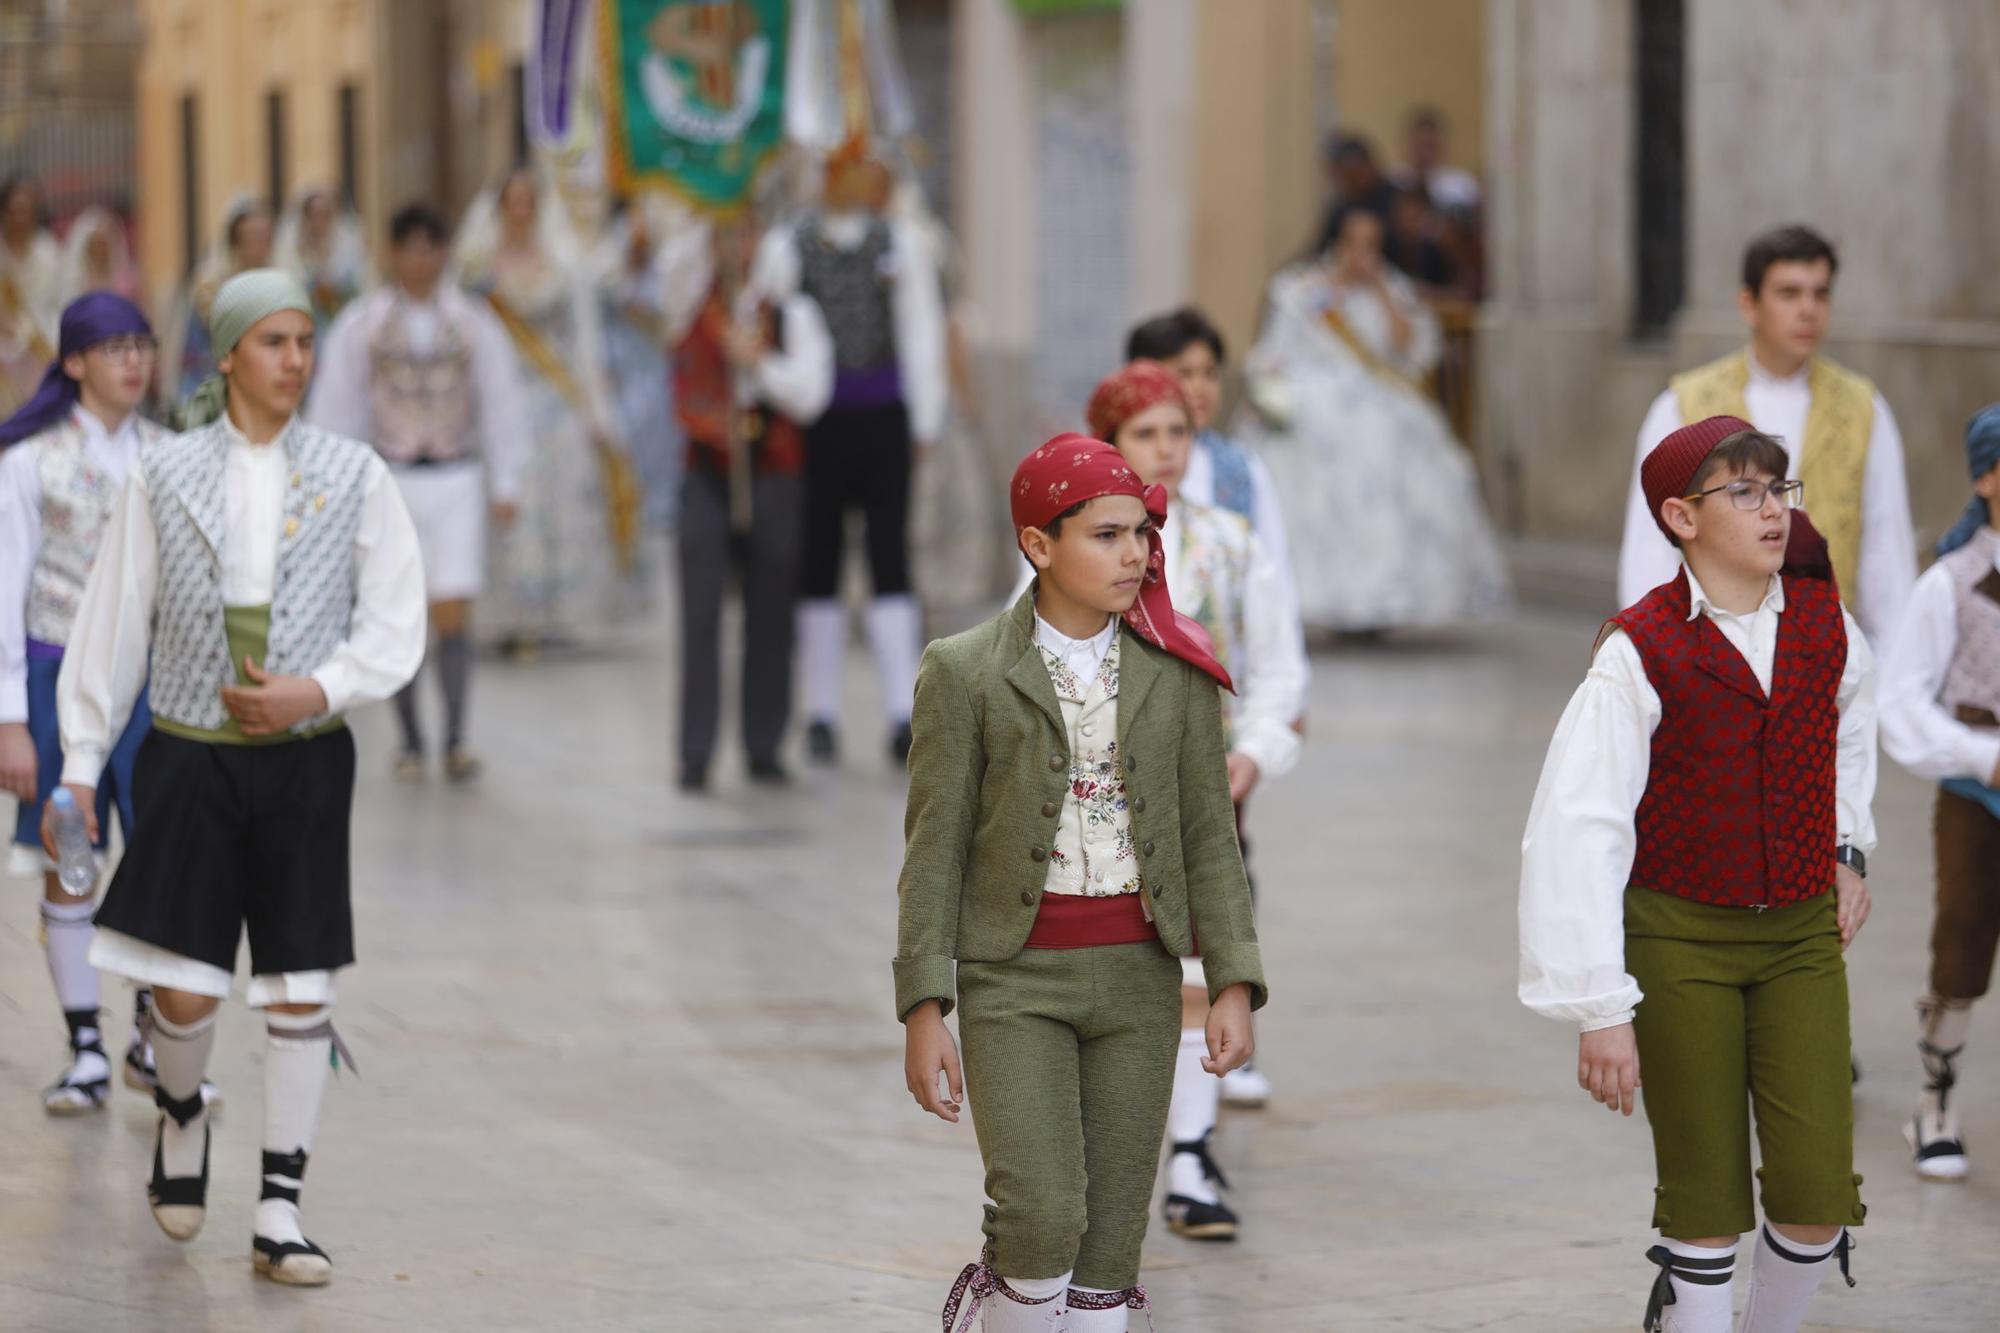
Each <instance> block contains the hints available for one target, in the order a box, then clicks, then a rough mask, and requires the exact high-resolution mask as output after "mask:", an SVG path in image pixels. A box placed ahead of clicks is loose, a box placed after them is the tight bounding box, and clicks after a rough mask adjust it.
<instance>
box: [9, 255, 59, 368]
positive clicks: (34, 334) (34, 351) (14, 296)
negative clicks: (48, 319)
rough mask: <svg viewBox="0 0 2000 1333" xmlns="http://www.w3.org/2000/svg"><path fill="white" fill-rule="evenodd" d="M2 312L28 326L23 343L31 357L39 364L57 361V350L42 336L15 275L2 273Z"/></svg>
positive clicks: (39, 326)
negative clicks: (15, 279)
mask: <svg viewBox="0 0 2000 1333" xmlns="http://www.w3.org/2000/svg"><path fill="white" fill-rule="evenodd" d="M0 310H4V311H5V312H6V313H7V315H8V316H9V317H10V318H14V319H18V320H20V321H21V322H22V323H24V324H26V325H27V329H26V333H27V337H26V338H25V339H23V341H24V342H25V343H26V344H27V347H28V355H29V356H30V357H32V358H33V359H34V360H36V361H38V362H47V361H51V360H54V359H55V354H56V350H55V348H53V347H51V346H49V340H48V339H47V338H45V337H43V336H42V329H41V325H39V324H38V323H36V322H35V316H34V312H33V311H31V310H29V309H28V303H27V301H26V300H25V299H24V298H23V297H22V295H21V288H20V286H19V284H17V283H16V282H15V281H14V275H13V274H12V273H8V272H3V271H0Z"/></svg>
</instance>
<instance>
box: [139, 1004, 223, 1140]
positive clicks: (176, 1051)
mask: <svg viewBox="0 0 2000 1333" xmlns="http://www.w3.org/2000/svg"><path fill="white" fill-rule="evenodd" d="M215 1013H216V1011H215V1010H213V1009H211V1010H209V1011H208V1015H207V1017H205V1018H200V1019H197V1020H196V1021H194V1022H192V1023H185V1024H182V1023H176V1022H174V1021H173V1020H172V1019H170V1018H168V1017H167V1016H166V1015H165V1014H163V1013H160V1012H158V1011H157V1010H155V1011H154V1014H153V1067H154V1068H155V1069H156V1070H157V1071H158V1073H159V1080H160V1091H161V1092H164V1093H165V1094H166V1095H167V1096H168V1097H170V1098H171V1099H173V1100H174V1101H177V1102H184V1101H186V1100H188V1099H189V1098H190V1097H196V1098H198V1097H200V1096H201V1080H202V1075H204V1074H206V1073H207V1072H208V1057H209V1055H210V1054H211V1053H212V1052H213V1051H214V1050H215ZM207 1135H208V1111H207V1108H205V1107H204V1108H203V1110H202V1112H201V1114H199V1115H197V1116H196V1117H195V1118H194V1119H192V1120H190V1121H188V1123H187V1124H186V1125H185V1126H183V1125H180V1124H178V1123H176V1122H175V1120H174V1118H173V1117H172V1116H167V1117H166V1132H165V1133H163V1134H162V1135H161V1136H160V1168H161V1170H163V1171H164V1172H165V1173H166V1174H167V1175H168V1176H169V1177H174V1178H180V1177H185V1176H198V1175H200V1174H201V1157H202V1148H203V1145H204V1144H205V1143H206V1142H207Z"/></svg>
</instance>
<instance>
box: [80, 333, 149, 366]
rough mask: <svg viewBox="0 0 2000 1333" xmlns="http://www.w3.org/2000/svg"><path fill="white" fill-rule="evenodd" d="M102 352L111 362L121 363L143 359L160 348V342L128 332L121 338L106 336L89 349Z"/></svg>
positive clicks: (114, 363)
mask: <svg viewBox="0 0 2000 1333" xmlns="http://www.w3.org/2000/svg"><path fill="white" fill-rule="evenodd" d="M90 350H91V351H93V352H99V353H102V354H103V356H104V359H105V360H106V361H109V362H110V363H111V364H113V365H114V366H115V365H123V364H124V363H126V362H128V361H143V360H145V359H146V358H147V357H150V356H153V355H154V354H156V353H157V352H158V351H159V350H160V344H159V343H158V342H157V341H155V340H154V339H152V338H148V337H145V336H143V335H141V334H130V335H127V336H126V337H123V338H106V339H105V340H104V341H103V342H101V343H98V344H97V345H95V346H94V347H92V348H91V349H90Z"/></svg>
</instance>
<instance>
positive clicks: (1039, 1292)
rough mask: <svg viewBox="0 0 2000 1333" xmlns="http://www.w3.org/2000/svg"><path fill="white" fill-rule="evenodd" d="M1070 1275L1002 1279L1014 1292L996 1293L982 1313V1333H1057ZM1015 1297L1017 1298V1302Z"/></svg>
mask: <svg viewBox="0 0 2000 1333" xmlns="http://www.w3.org/2000/svg"><path fill="white" fill-rule="evenodd" d="M1069 1279H1070V1274H1068V1273H1064V1274H1063V1275H1062V1276H1061V1277H1048V1278H1028V1277H1003V1278H1001V1279H1000V1280H1001V1281H1002V1282H1004V1283H1005V1284H1006V1285H1007V1287H1008V1288H1009V1289H1010V1290H1012V1292H1013V1293H1014V1294H1013V1295H1012V1296H1009V1295H1008V1294H1007V1292H1005V1291H996V1292H994V1293H993V1295H991V1296H989V1297H988V1298H987V1300H986V1304H985V1306H984V1307H983V1308H982V1310H981V1314H982V1315H983V1316H984V1322H983V1328H984V1333H1056V1331H1057V1330H1060V1329H1063V1328H1064V1327H1065V1326H1064V1324H1063V1294H1064V1293H1065V1292H1067V1291H1068V1290H1069ZM1016 1297H1018V1298H1019V1299H1016Z"/></svg>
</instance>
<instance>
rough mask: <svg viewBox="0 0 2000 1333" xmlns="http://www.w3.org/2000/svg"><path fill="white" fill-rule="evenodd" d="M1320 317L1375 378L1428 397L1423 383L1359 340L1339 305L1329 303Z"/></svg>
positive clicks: (1421, 396) (1418, 395) (1359, 336)
mask: <svg viewBox="0 0 2000 1333" xmlns="http://www.w3.org/2000/svg"><path fill="white" fill-rule="evenodd" d="M1320 318H1321V319H1323V320H1324V321H1325V322H1326V327H1327V329H1328V331H1329V332H1331V333H1332V334H1333V336H1334V337H1336V338H1338V339H1340V341H1341V342H1342V343H1344V344H1346V347H1347V350H1348V351H1350V352H1352V353H1354V359H1355V360H1357V361H1359V362H1360V363H1361V364H1362V365H1363V366H1364V367H1366V368H1367V369H1368V371H1369V372H1370V373H1371V374H1373V375H1374V376H1375V377H1376V378H1377V379H1380V380H1383V381H1384V382H1386V383H1388V384H1392V385H1394V386H1395V387H1397V388H1399V389H1404V390H1407V391H1408V392H1410V393H1413V394H1415V395H1416V396H1417V397H1419V398H1427V397H1429V395H1428V394H1427V393H1426V392H1425V391H1424V386H1423V385H1421V384H1419V383H1417V381H1415V380H1413V379H1411V378H1410V377H1409V376H1408V375H1405V374H1404V373H1403V372H1402V371H1400V370H1398V369H1396V368H1395V367H1394V366H1392V365H1390V364H1389V363H1388V362H1387V361H1384V360H1383V359H1382V358H1381V357H1379V356H1377V355H1375V349H1373V348H1372V347H1370V346H1369V345H1368V344H1367V343H1365V342H1363V341H1362V340H1361V335H1360V334H1358V333H1356V332H1355V331H1354V326H1353V325H1351V324H1349V323H1348V322H1347V317H1346V316H1345V315H1343V314H1341V313H1340V307H1338V306H1332V305H1329V306H1328V307H1327V308H1326V309H1325V310H1323V311H1321V312H1320Z"/></svg>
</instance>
